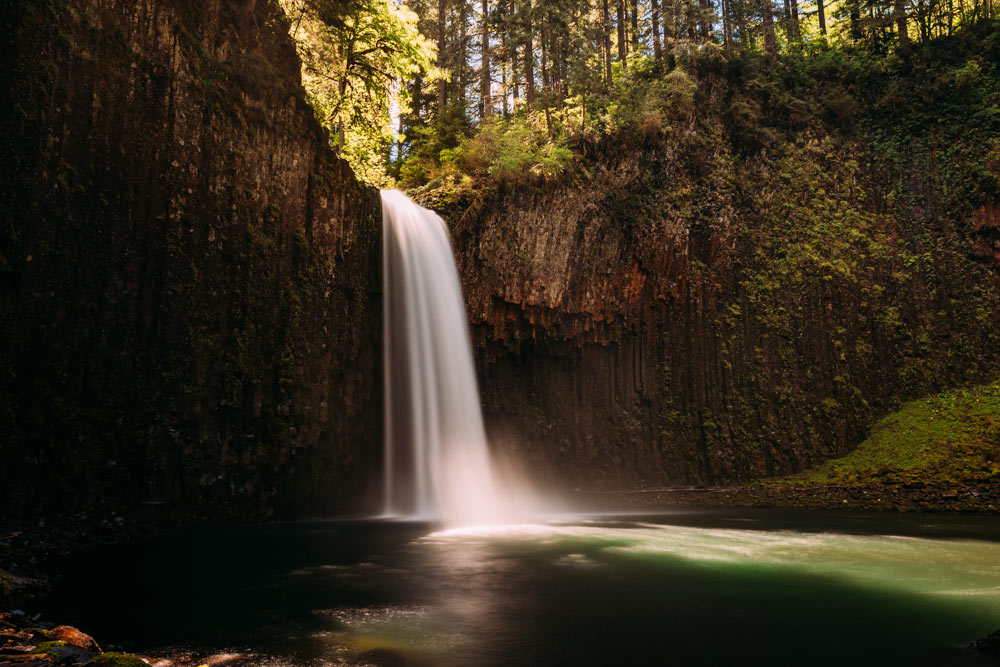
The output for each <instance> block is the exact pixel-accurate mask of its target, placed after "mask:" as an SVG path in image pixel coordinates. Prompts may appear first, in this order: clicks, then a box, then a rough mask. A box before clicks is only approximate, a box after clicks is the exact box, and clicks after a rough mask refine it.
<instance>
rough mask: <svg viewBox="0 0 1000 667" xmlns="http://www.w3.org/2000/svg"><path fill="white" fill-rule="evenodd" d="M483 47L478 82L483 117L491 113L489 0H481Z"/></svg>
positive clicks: (487, 116)
mask: <svg viewBox="0 0 1000 667" xmlns="http://www.w3.org/2000/svg"><path fill="white" fill-rule="evenodd" d="M481 29H482V33H483V34H482V37H483V47H482V51H483V53H482V72H481V73H482V81H481V83H480V86H481V93H482V96H483V118H489V117H490V116H492V115H493V108H492V103H493V100H492V99H491V93H492V91H491V90H490V87H491V85H490V5H489V0H483V24H482V26H481Z"/></svg>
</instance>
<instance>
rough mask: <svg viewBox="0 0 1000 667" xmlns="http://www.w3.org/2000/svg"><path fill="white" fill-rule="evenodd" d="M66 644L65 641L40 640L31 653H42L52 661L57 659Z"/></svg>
mask: <svg viewBox="0 0 1000 667" xmlns="http://www.w3.org/2000/svg"><path fill="white" fill-rule="evenodd" d="M66 646H67V644H66V642H62V641H54V642H42V643H41V644H39V645H38V646H36V647H35V648H34V649H32V651H31V652H32V653H43V654H45V655H46V656H48V657H49V659H51V660H52V661H54V662H55V661H58V660H59V659H60V658H61V657H62V649H64V648H65V647H66Z"/></svg>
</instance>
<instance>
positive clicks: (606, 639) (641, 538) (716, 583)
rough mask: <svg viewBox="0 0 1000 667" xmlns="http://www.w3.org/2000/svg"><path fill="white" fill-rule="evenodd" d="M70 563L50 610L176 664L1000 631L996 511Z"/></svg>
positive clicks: (662, 650) (346, 661)
mask: <svg viewBox="0 0 1000 667" xmlns="http://www.w3.org/2000/svg"><path fill="white" fill-rule="evenodd" d="M62 569H63V573H62V575H63V576H62V580H61V581H62V583H61V584H60V585H59V589H58V590H57V593H58V595H57V596H56V600H57V602H56V603H54V604H55V605H56V606H54V607H53V608H52V609H50V610H49V614H50V615H51V617H52V618H57V619H59V620H60V621H61V622H69V623H73V624H76V625H78V626H79V627H81V628H82V629H83V630H85V631H86V632H89V633H91V634H93V635H95V636H96V637H97V638H98V639H99V640H102V641H103V642H105V644H108V645H109V646H110V645H114V646H115V647H117V648H121V649H124V650H129V651H134V652H139V653H143V654H147V655H152V656H159V657H164V658H169V659H171V660H173V661H175V662H176V664H204V663H209V664H227V665H260V666H268V665H274V666H285V665H304V666H305V665H308V666H322V665H427V666H435V667H437V666H442V667H450V666H483V667H488V666H493V665H662V664H675V665H692V664H695V665H702V664H704V665H709V664H711V665H715V664H719V665H722V664H758V663H769V664H808V665H834V664H835V665H844V664H853V665H866V664H871V665H875V664H878V665H887V664H908V665H976V664H991V663H988V662H982V661H981V660H980V659H979V658H977V657H976V656H974V655H972V654H971V653H969V652H967V651H965V650H964V649H963V648H962V646H964V645H965V644H967V643H969V642H970V641H972V640H974V639H976V638H978V637H982V636H985V635H988V634H990V633H991V632H993V631H995V630H997V629H998V628H1000V518H997V517H963V516H936V515H866V514H853V513H838V514H830V513H818V512H775V511H752V510H730V511H722V510H678V511H674V512H672V513H669V514H655V515H654V514H650V515H632V516H619V515H597V514H595V515H590V516H561V517H558V516H557V517H550V518H549V519H548V520H545V521H538V522H537V523H527V524H511V525H502V526H483V527H471V528H464V529H453V530H442V529H440V528H438V527H435V526H432V525H427V524H413V523H401V522H378V521H347V520H330V521H308V522H295V523H279V524H270V525H263V526H254V527H249V528H241V529H227V530H224V531H207V530H200V531H194V532H187V533H184V534H182V535H171V536H168V537H160V538H156V539H151V540H145V541H142V542H139V543H135V544H129V545H119V546H116V547H105V548H101V549H97V550H94V551H92V552H89V553H86V554H82V555H76V556H74V557H73V558H72V559H71V560H69V561H67V562H66V563H65V564H63V566H62ZM105 648H108V646H106V647H105Z"/></svg>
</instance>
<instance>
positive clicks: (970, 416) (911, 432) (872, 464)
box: [782, 382, 1000, 488]
mask: <svg viewBox="0 0 1000 667" xmlns="http://www.w3.org/2000/svg"><path fill="white" fill-rule="evenodd" d="M782 482H783V483H789V484H846V485H861V486H863V485H867V484H872V483H883V484H910V485H929V486H940V487H945V488H947V487H950V486H954V485H962V484H997V483H1000V382H993V383H991V384H987V385H984V386H981V387H976V388H973V389H967V390H966V389H960V390H955V391H948V392H945V393H942V394H939V395H937V396H933V397H931V398H925V399H922V400H918V401H912V402H910V403H907V404H906V405H904V406H903V407H902V408H901V409H900V410H899V411H897V412H894V413H892V414H891V415H889V416H888V417H885V418H884V419H882V420H880V421H879V422H878V423H877V424H876V425H875V426H874V428H872V431H871V434H870V435H869V436H868V438H867V439H866V440H865V441H864V442H862V443H861V444H860V445H859V446H858V448H857V449H856V450H855V451H853V452H852V453H850V454H848V455H847V456H844V457H842V458H839V459H834V460H831V461H828V462H826V463H824V464H822V465H820V466H818V467H816V468H814V469H812V470H809V471H807V472H805V473H802V474H801V475H796V476H794V477H790V478H787V479H786V480H782Z"/></svg>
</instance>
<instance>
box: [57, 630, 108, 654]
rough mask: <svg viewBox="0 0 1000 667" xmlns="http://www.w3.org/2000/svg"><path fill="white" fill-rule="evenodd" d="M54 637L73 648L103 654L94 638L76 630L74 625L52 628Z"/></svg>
mask: <svg viewBox="0 0 1000 667" xmlns="http://www.w3.org/2000/svg"><path fill="white" fill-rule="evenodd" d="M52 636H53V637H55V638H56V640H58V641H61V642H66V643H67V644H71V645H73V646H78V647H80V648H85V649H87V650H89V651H94V652H95V653H100V652H101V647H100V646H98V645H97V642H96V641H94V638H93V637H91V636H90V635H88V634H87V633H85V632H81V631H80V630H78V629H76V628H74V627H73V626H72V625H57V626H56V627H54V628H52Z"/></svg>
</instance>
